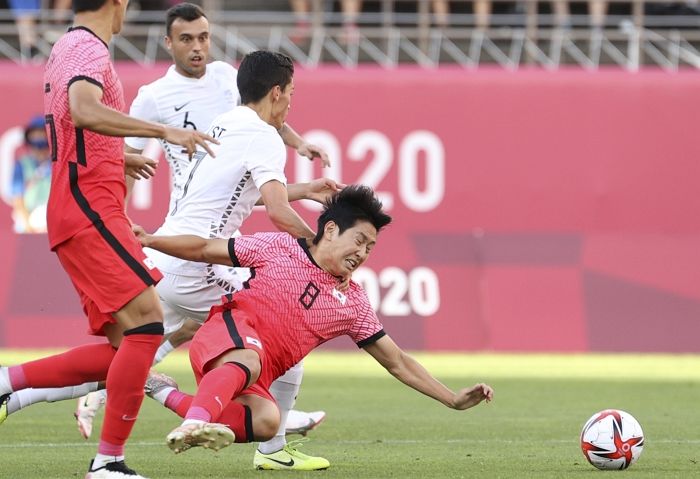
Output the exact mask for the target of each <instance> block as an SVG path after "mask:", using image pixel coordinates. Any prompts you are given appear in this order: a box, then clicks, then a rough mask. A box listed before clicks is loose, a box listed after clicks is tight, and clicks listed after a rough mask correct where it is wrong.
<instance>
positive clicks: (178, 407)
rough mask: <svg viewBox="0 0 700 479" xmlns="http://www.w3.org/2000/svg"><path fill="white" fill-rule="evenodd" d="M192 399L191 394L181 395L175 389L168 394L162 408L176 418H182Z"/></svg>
mask: <svg viewBox="0 0 700 479" xmlns="http://www.w3.org/2000/svg"><path fill="white" fill-rule="evenodd" d="M193 399H194V396H192V395H191V394H187V393H183V392H182V391H178V390H177V389H175V390H173V391H171V392H170V394H168V397H167V399H166V400H165V404H164V406H165V407H167V408H168V409H170V410H171V411H173V412H174V413H175V414H177V415H178V416H180V417H183V418H184V417H185V416H186V415H187V410H188V409H189V408H190V405H191V404H192V400H193Z"/></svg>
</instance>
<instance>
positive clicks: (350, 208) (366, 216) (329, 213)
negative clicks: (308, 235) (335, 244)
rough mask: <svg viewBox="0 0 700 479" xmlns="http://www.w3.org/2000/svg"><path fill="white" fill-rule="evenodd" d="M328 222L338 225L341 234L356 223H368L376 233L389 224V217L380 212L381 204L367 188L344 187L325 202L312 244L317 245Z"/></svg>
mask: <svg viewBox="0 0 700 479" xmlns="http://www.w3.org/2000/svg"><path fill="white" fill-rule="evenodd" d="M329 221H332V222H334V223H335V224H336V225H338V233H340V234H342V233H343V231H345V230H346V229H348V228H352V227H353V226H355V224H356V223H357V222H358V221H368V222H369V223H371V224H372V226H374V227H375V228H376V229H377V232H379V230H381V229H382V228H383V227H385V226H386V225H388V224H389V223H391V216H389V215H388V214H386V213H384V211H382V202H381V201H379V200H378V199H377V197H376V196H375V195H374V191H372V188H370V187H369V186H364V185H351V186H346V187H345V188H343V189H342V190H340V192H339V193H336V194H335V195H333V196H332V197H331V198H329V199H328V201H326V205H325V207H324V208H323V213H321V216H319V217H318V229H317V230H316V231H317V232H316V237H315V238H314V241H313V243H314V244H318V243H319V242H320V241H321V238H323V229H324V228H325V226H326V223H328V222H329Z"/></svg>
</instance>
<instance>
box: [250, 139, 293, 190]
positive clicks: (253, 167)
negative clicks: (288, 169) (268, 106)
mask: <svg viewBox="0 0 700 479" xmlns="http://www.w3.org/2000/svg"><path fill="white" fill-rule="evenodd" d="M273 135H276V136H271V135H269V134H266V133H260V134H258V135H256V136H255V138H253V139H252V140H251V144H250V146H249V148H248V152H247V154H246V156H247V158H246V169H247V170H248V171H250V174H251V177H252V178H253V182H254V183H255V186H256V187H257V188H258V189H260V188H261V187H262V185H264V184H265V183H267V182H268V181H272V180H276V181H279V182H280V183H282V184H283V185H285V186H286V185H287V177H286V176H285V175H284V165H285V163H286V162H287V151H286V150H285V149H284V143H282V138H280V136H279V135H277V134H273Z"/></svg>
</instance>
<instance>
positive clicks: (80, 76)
mask: <svg viewBox="0 0 700 479" xmlns="http://www.w3.org/2000/svg"><path fill="white" fill-rule="evenodd" d="M61 60H62V62H63V66H62V67H63V71H64V78H66V79H67V80H68V87H70V86H71V85H72V84H73V83H75V82H76V81H80V80H85V81H87V82H90V83H92V84H93V85H96V86H98V87H100V88H102V89H104V84H105V77H106V75H107V74H108V73H109V72H110V57H109V51H108V50H107V49H106V48H102V46H101V45H100V46H97V47H96V46H95V45H94V44H92V43H89V42H84V43H80V44H78V45H76V47H75V48H73V49H71V50H70V51H68V52H66V54H65V56H64V57H63V58H62V59H61Z"/></svg>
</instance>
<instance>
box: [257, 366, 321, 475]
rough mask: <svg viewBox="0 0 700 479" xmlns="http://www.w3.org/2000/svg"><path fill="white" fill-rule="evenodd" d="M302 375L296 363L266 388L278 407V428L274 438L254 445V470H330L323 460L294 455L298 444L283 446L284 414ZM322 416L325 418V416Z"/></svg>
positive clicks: (287, 411) (302, 370) (295, 395)
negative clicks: (256, 446)
mask: <svg viewBox="0 0 700 479" xmlns="http://www.w3.org/2000/svg"><path fill="white" fill-rule="evenodd" d="M303 373H304V368H303V361H300V362H299V363H298V364H295V365H294V366H292V367H291V368H289V370H288V371H287V372H286V373H285V374H284V375H282V376H280V377H279V378H277V379H276V380H275V381H274V382H273V383H272V385H271V386H270V393H272V396H274V398H275V401H276V402H277V406H278V407H279V411H280V425H279V427H278V428H277V430H276V431H275V433H274V437H272V438H270V439H268V440H267V441H265V442H261V443H260V444H258V448H257V449H256V451H255V456H254V457H253V466H254V467H255V468H256V469H268V470H284V469H287V470H299V471H314V470H320V469H327V468H328V467H329V466H330V463H329V462H328V460H327V459H325V458H323V457H315V456H309V455H307V454H303V453H301V452H300V451H298V447H299V445H300V443H299V442H298V441H294V442H290V443H289V444H287V439H286V437H285V434H286V425H287V423H288V414H289V413H290V411H291V410H292V409H293V407H294V403H295V402H296V397H297V394H298V393H299V387H300V386H301V379H302V376H303ZM299 414H300V415H306V414H307V413H301V412H300V413H299ZM323 415H324V416H325V413H324V414H323Z"/></svg>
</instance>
